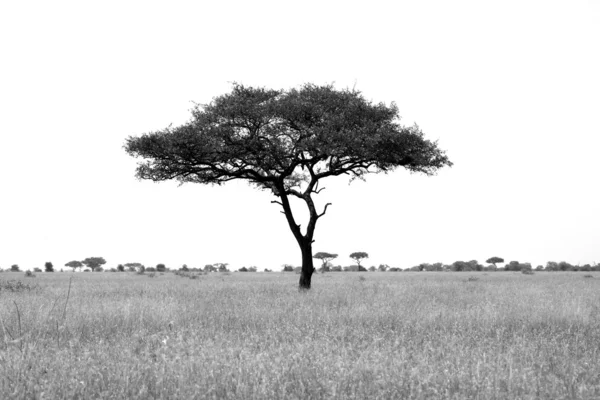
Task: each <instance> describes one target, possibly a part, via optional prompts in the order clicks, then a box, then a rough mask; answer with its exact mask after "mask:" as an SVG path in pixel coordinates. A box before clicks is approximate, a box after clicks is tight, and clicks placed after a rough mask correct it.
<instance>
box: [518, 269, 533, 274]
mask: <svg viewBox="0 0 600 400" xmlns="http://www.w3.org/2000/svg"><path fill="white" fill-rule="evenodd" d="M521 273H522V274H525V275H533V274H534V272H533V271H532V270H530V269H522V270H521Z"/></svg>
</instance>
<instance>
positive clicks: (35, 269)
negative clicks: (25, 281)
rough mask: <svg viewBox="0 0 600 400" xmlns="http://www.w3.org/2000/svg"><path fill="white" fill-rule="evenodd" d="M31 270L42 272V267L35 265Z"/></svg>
mask: <svg viewBox="0 0 600 400" xmlns="http://www.w3.org/2000/svg"><path fill="white" fill-rule="evenodd" d="M33 272H42V269H41V268H38V267H35V268H34V269H33Z"/></svg>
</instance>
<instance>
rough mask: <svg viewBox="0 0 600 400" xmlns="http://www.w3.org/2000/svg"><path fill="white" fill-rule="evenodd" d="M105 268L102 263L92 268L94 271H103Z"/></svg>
mask: <svg viewBox="0 0 600 400" xmlns="http://www.w3.org/2000/svg"><path fill="white" fill-rule="evenodd" d="M103 271H104V268H102V266H101V265H99V266H97V267H96V268H94V269H92V272H103Z"/></svg>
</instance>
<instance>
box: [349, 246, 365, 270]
mask: <svg viewBox="0 0 600 400" xmlns="http://www.w3.org/2000/svg"><path fill="white" fill-rule="evenodd" d="M350 258H351V259H353V260H354V261H356V264H357V265H358V268H357V270H358V271H360V268H361V265H360V263H361V261H362V260H363V258H369V254H367V253H365V252H364V251H356V252H354V253H352V254H350ZM363 270H364V268H363Z"/></svg>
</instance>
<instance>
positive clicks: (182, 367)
mask: <svg viewBox="0 0 600 400" xmlns="http://www.w3.org/2000/svg"><path fill="white" fill-rule="evenodd" d="M71 276H73V282H72V286H71V290H70V293H69V299H68V301H67V293H68V287H69V278H70V277H71ZM470 276H473V277H476V278H478V279H469V277H470ZM594 276H595V277H598V276H600V275H598V274H595V273H594ZM360 277H362V278H360ZM9 279H18V280H24V276H23V274H22V273H19V274H16V273H14V274H12V273H3V274H2V275H0V281H6V280H9ZM297 279H298V277H297V275H295V274H293V273H290V274H282V273H271V274H252V273H247V274H245V273H236V274H230V275H222V274H219V273H214V274H209V275H202V276H199V277H198V278H197V279H186V278H184V277H178V276H175V275H173V274H170V273H167V274H164V275H157V276H155V277H154V279H148V277H146V276H143V275H136V274H133V273H88V274H82V273H78V274H71V273H53V274H45V273H40V274H38V275H37V277H36V278H35V279H30V278H29V279H27V281H26V283H27V284H33V283H34V282H35V284H36V287H35V290H22V291H10V290H0V317H1V319H0V322H1V325H2V326H0V328H1V329H2V340H1V341H0V398H3V399H9V398H39V397H44V398H85V399H90V398H132V399H135V398H140V399H148V398H170V399H173V398H185V399H188V398H198V399H203V398H213V399H221V398H244V399H267V398H273V399H274V398H286V399H296V398H297V399H311V398H314V399H320V398H339V399H345V398H360V399H363V398H365V399H366V398H370V399H373V398H374V399H376V398H382V399H384V398H385V399H388V398H389V399H391V398H395V399H401V398H402V399H404V398H445V399H447V398H450V399H465V398H474V399H478V398H481V399H488V398H495V399H519V398H523V399H534V398H552V399H560V398H569V399H571V398H582V399H590V398H600V359H599V355H600V279H584V278H583V275H581V274H580V273H537V274H535V275H533V276H525V275H523V274H520V273H491V274H485V273H468V275H467V273H332V274H326V275H320V274H319V275H317V276H315V277H314V278H313V289H312V290H311V291H310V292H309V293H306V294H302V293H299V292H298V291H297V290H296V286H297ZM13 286H14V284H13Z"/></svg>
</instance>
